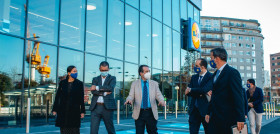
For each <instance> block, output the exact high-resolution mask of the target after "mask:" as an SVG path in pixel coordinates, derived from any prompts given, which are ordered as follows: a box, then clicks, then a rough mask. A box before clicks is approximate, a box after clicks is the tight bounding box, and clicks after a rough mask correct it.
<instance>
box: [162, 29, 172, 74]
mask: <svg viewBox="0 0 280 134" xmlns="http://www.w3.org/2000/svg"><path fill="white" fill-rule="evenodd" d="M163 53H164V55H163V69H164V70H168V71H172V42H171V28H169V27H167V26H163Z"/></svg>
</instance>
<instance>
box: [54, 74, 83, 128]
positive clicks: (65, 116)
mask: <svg viewBox="0 0 280 134" xmlns="http://www.w3.org/2000/svg"><path fill="white" fill-rule="evenodd" d="M52 111H55V112H57V118H56V123H55V125H56V126H57V127H80V124H81V113H85V104H84V84H83V82H81V81H79V80H78V79H75V80H74V82H73V83H72V88H71V90H70V93H68V79H65V80H62V81H61V82H60V83H59V86H58V89H57V92H56V96H55V101H54V105H53V109H52Z"/></svg>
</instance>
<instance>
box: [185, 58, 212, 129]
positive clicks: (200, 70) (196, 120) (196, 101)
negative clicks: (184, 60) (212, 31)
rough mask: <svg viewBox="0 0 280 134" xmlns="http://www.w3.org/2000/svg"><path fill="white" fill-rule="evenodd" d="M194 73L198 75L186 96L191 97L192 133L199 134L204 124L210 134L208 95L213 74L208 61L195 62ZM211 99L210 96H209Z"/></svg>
mask: <svg viewBox="0 0 280 134" xmlns="http://www.w3.org/2000/svg"><path fill="white" fill-rule="evenodd" d="M194 71H195V72H196V73H197V74H195V75H193V76H192V78H191V82H190V84H189V86H188V88H187V89H186V91H185V94H186V95H188V96H191V104H190V106H189V115H190V116H189V124H190V133H191V134H198V132H199V128H200V124H201V123H202V124H203V127H204V131H205V133H206V134H208V131H207V128H208V124H207V123H206V121H205V115H206V113H207V109H208V104H209V101H208V100H207V96H208V95H207V93H208V92H209V91H210V90H212V87H213V83H212V73H210V72H208V71H207V61H206V60H205V59H203V58H200V59H198V60H197V61H196V62H195V67H194ZM208 97H209V96H208Z"/></svg>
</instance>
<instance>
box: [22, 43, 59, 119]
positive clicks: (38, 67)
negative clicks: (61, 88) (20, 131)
mask: <svg viewBox="0 0 280 134" xmlns="http://www.w3.org/2000/svg"><path fill="white" fill-rule="evenodd" d="M36 48H38V49H36ZM32 51H34V52H36V51H38V54H37V55H36V54H35V53H32ZM30 55H31V57H33V56H34V58H35V59H37V57H39V60H32V59H33V58H32V59H31V58H29V57H30ZM56 63H57V47H55V46H50V45H46V44H42V43H38V42H31V41H27V49H26V61H25V78H26V86H27V85H28V80H29V79H30V80H31V81H30V97H31V124H33V123H34V124H37V122H35V120H38V119H45V118H46V114H49V115H51V108H52V104H53V101H54V97H55V95H54V94H55V91H56V69H57V64H56ZM27 89H28V88H26V90H25V95H26V98H25V99H27V96H28V90H27ZM26 101H27V100H26ZM25 105H26V104H25ZM47 107H48V109H47ZM47 110H48V111H47ZM32 120H34V121H32Z"/></svg>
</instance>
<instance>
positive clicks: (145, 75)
mask: <svg viewBox="0 0 280 134" xmlns="http://www.w3.org/2000/svg"><path fill="white" fill-rule="evenodd" d="M144 78H145V79H147V80H149V79H151V73H150V72H148V73H145V74H144Z"/></svg>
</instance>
